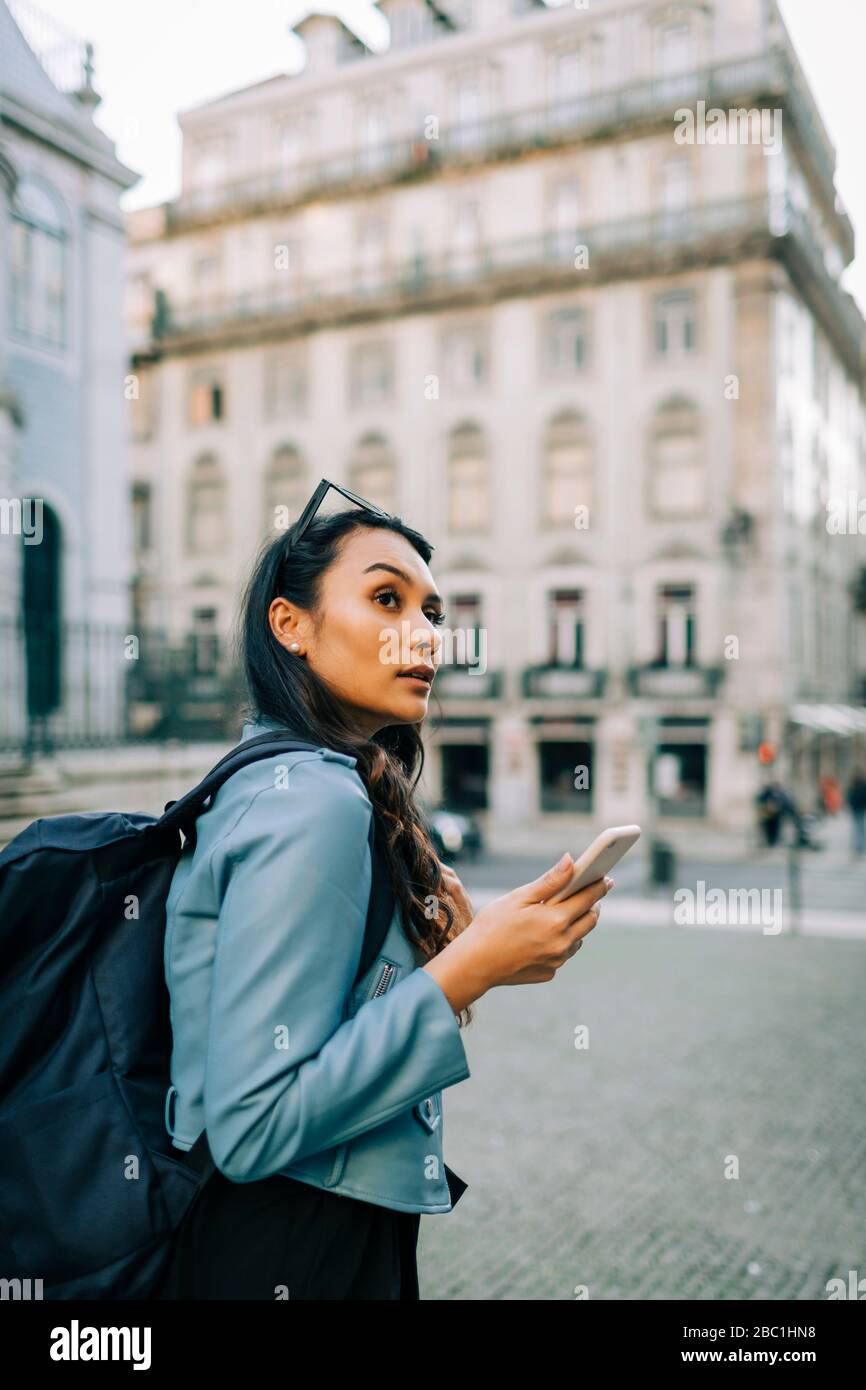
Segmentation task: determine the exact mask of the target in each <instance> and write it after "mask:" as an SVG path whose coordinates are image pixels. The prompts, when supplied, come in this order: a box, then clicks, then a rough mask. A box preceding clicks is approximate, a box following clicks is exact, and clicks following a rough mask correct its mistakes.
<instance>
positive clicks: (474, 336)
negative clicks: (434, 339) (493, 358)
mask: <svg viewBox="0 0 866 1390" xmlns="http://www.w3.org/2000/svg"><path fill="white" fill-rule="evenodd" d="M442 351H443V357H444V361H445V367H446V371H447V376H448V381H449V382H450V384H451V385H452V386H453V387H454V388H455V389H456V390H458V391H468V390H471V389H472V387H474V386H480V385H481V384H482V382H484V381H485V380H486V378H487V335H486V333H485V331H484V330H483V329H482V328H481V327H479V326H477V325H475V324H472V325H471V326H470V325H466V326H463V325H461V326H460V327H456V328H450V329H448V330H446V332H445V334H444V335H443V345H442Z"/></svg>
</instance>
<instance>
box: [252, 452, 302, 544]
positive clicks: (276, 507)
mask: <svg viewBox="0 0 866 1390" xmlns="http://www.w3.org/2000/svg"><path fill="white" fill-rule="evenodd" d="M307 497H308V488H307V480H306V469H305V468H304V461H303V459H302V457H301V455H300V453H299V452H298V450H297V449H296V448H294V446H293V445H291V444H281V445H280V446H279V448H278V449H275V450H274V454H273V457H272V458H271V461H270V463H269V464H268V468H267V472H266V473H265V515H264V527H263V529H264V532H265V534H266V535H273V533H274V531H286V530H288V528H289V527H290V526H292V525H293V524H294V523H295V522H296V521H297V520H298V517H299V516H300V515H301V512H302V511H303V509H304V504H305V503H306V501H307Z"/></svg>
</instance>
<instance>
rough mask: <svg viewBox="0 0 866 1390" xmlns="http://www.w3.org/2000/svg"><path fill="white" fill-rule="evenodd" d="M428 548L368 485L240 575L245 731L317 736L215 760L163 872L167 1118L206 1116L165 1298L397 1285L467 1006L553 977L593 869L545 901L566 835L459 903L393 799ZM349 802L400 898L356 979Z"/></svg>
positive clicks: (418, 719)
mask: <svg viewBox="0 0 866 1390" xmlns="http://www.w3.org/2000/svg"><path fill="white" fill-rule="evenodd" d="M323 486H324V483H323ZM349 495H350V496H352V497H353V500H355V501H362V499H356V498H354V495H353V494H349ZM308 511H309V509H308ZM431 553H432V547H431V546H430V545H429V544H428V543H427V541H425V540H424V538H423V537H422V536H421V535H419V534H418V532H416V531H414V530H412V529H411V528H410V527H409V526H407V525H405V524H404V523H403V522H402V521H401V520H400V519H399V518H397V517H389V516H387V514H385V513H383V512H380V511H378V510H367V509H366V504H365V505H364V506H362V507H361V508H355V509H352V510H350V511H344V512H341V513H337V514H331V515H329V516H319V517H317V518H316V519H315V520H314V521H310V520H309V516H308V514H307V513H305V516H304V517H303V518H302V519H301V521H300V522H298V523H296V524H295V526H293V527H292V528H290V530H289V531H288V532H286V533H285V534H284V535H281V536H280V537H279V538H278V539H276V540H274V541H272V542H269V543H268V544H267V545H266V546H265V547H264V548H263V550H262V552H261V554H260V556H259V558H258V560H257V563H256V566H255V570H254V572H253V575H252V578H251V580H250V583H249V585H248V587H247V591H246V594H245V597H244V603H243V609H242V627H241V640H242V656H243V662H244V667H245V673H246V677H247V683H248V686H249V693H250V697H251V704H252V715H253V717H252V718H251V719H249V720H248V721H247V723H246V724H245V726H244V738H248V737H251V736H253V735H255V734H260V733H262V732H263V731H266V730H274V731H282V732H284V733H285V732H289V733H290V734H294V735H295V736H297V737H298V738H300V739H303V740H305V741H307V742H310V743H312V744H314V745H315V750H314V751H292V752H289V753H284V754H281V755H279V756H277V757H268V758H265V759H262V760H261V761H260V762H258V763H255V764H253V765H251V766H249V767H246V768H244V769H242V770H241V771H239V772H236V773H235V774H234V775H233V776H232V777H231V778H229V779H228V781H227V782H226V783H225V784H224V785H223V786H222V787H221V788H220V790H219V792H218V793H217V795H216V796H215V797H214V799H213V802H212V804H211V806H210V807H209V808H208V810H207V811H206V812H205V813H204V814H203V815H202V816H201V817H200V818H199V821H198V824H197V834H196V839H195V845H194V846H192V845H187V846H185V848H184V853H183V854H182V856H181V859H180V861H179V863H178V866H177V869H176V872H175V875H174V878H173V881H172V885H171V891H170V893H169V898H168V903H167V932H166V948H165V961H166V980H167V983H168V988H169V993H170V997H171V1011H172V1025H173V1030H174V1046H173V1052H172V1066H171V1075H172V1087H171V1090H170V1092H169V1096H168V1098H167V1107H166V1111H167V1114H166V1123H167V1126H168V1128H169V1132H170V1133H171V1134H172V1136H173V1141H174V1143H175V1145H176V1146H177V1147H178V1148H179V1149H183V1150H188V1149H190V1147H191V1146H192V1144H193V1142H194V1141H195V1140H196V1139H197V1138H198V1136H199V1135H200V1134H201V1133H202V1131H206V1134H207V1142H208V1144H209V1147H210V1152H211V1154H212V1156H213V1160H214V1163H215V1165H216V1170H215V1171H214V1172H213V1174H212V1176H211V1177H210V1178H209V1180H208V1181H207V1182H206V1183H205V1184H204V1185H203V1187H202V1188H201V1190H200V1192H199V1194H198V1195H197V1197H196V1199H195V1201H194V1202H193V1204H192V1206H191V1208H190V1210H189V1212H188V1213H187V1215H186V1217H185V1219H184V1221H183V1223H182V1225H181V1226H180V1228H179V1230H178V1232H177V1233H176V1239H175V1244H174V1248H173V1252H172V1262H171V1267H170V1269H169V1272H168V1276H167V1280H166V1283H165V1285H164V1288H163V1291H162V1293H161V1297H164V1298H196V1299H198V1298H246V1299H250V1298H257V1299H262V1298H268V1299H275V1298H284V1297H289V1298H295V1299H297V1298H300V1299H319V1298H334V1299H355V1298H382V1299H396V1298H401V1299H417V1298H418V1297H419V1292H418V1281H417V1270H416V1265H415V1253H416V1243H417V1237H418V1226H419V1221H420V1216H421V1214H422V1213H424V1212H428V1213H440V1212H447V1211H450V1210H451V1209H452V1207H453V1204H454V1201H455V1200H456V1197H457V1196H459V1193H460V1191H462V1188H463V1187H465V1184H463V1183H462V1182H461V1181H460V1179H457V1178H456V1175H454V1174H452V1173H451V1172H450V1170H448V1169H446V1167H445V1163H444V1157H443V1152H442V1107H441V1092H442V1090H443V1089H445V1088H446V1087H448V1086H453V1085H455V1084H456V1083H457V1082H459V1081H463V1080H465V1079H466V1078H467V1077H468V1076H469V1066H468V1063H467V1060H466V1053H465V1050H464V1046H463V1040H462V1036H461V1028H462V1027H463V1025H464V1024H465V1023H467V1022H469V1021H470V1019H471V1017H472V1012H471V1008H470V1006H471V1004H472V1002H473V1001H474V1000H476V999H479V998H480V997H481V996H482V995H483V994H485V993H486V992H487V990H488V989H491V988H492V987H493V986H495V985H506V984H531V983H537V982H541V981H545V980H551V979H553V977H554V975H555V973H556V971H557V970H558V969H559V967H560V966H561V965H562V964H563V963H564V962H565V961H566V960H568V959H569V958H570V957H571V956H572V955H574V953H575V951H577V950H578V949H579V947H580V945H581V944H582V939H583V937H584V936H585V935H586V934H587V932H589V931H591V930H592V928H593V927H594V926H595V924H596V922H597V920H598V914H599V908H598V906H596V903H597V900H598V899H599V898H600V897H601V896H602V895H603V894H604V893H605V892H606V891H607V890H608V887H609V886H611V884H610V880H605V881H602V882H601V883H598V884H595V885H593V886H592V887H591V888H589V889H586V890H584V891H583V892H581V893H578V894H575V895H574V896H573V897H572V898H570V899H569V900H567V901H566V902H564V903H560V904H556V905H547V904H546V903H545V899H547V898H548V897H550V896H551V894H552V893H554V892H555V890H556V889H557V888H558V887H560V886H561V885H562V883H563V882H565V881H567V879H568V875H569V873H570V870H571V866H572V861H571V858H570V856H569V855H565V856H563V859H562V860H561V861H560V863H559V864H558V865H557V866H556V867H555V868H553V869H551V870H549V871H548V872H547V873H546V874H544V875H542V877H541V878H539V879H537V880H536V881H535V882H534V883H530V884H528V885H526V886H525V887H523V888H518V889H516V890H515V891H514V892H512V893H509V894H506V895H505V896H504V897H502V898H500V899H498V900H497V901H496V902H494V903H492V904H490V906H488V907H486V908H485V909H484V910H483V911H482V912H480V913H478V914H477V915H475V914H473V911H472V906H471V904H470V902H469V900H468V898H467V896H466V893H465V891H464V890H463V887H462V885H461V883H460V880H459V879H458V878H457V876H456V875H455V874H454V873H453V871H452V870H450V869H449V868H447V867H445V866H443V865H441V864H440V863H439V861H438V859H437V858H436V855H435V853H434V852H433V849H432V847H431V844H430V840H429V838H428V835H427V831H426V828H425V825H424V822H423V820H422V818H421V816H420V814H419V811H418V809H417V807H416V804H415V800H414V789H415V784H416V782H417V780H418V777H419V776H420V771H421V766H422V762H423V757H422V743H421V737H420V732H419V726H420V725H421V723H422V722H423V720H424V718H425V716H426V714H427V705H428V701H429V698H430V690H431V682H432V679H433V676H434V675H435V667H434V662H435V660H436V658H437V655H438V653H439V648H440V646H441V636H440V635H439V633H438V631H437V629H438V628H439V627H440V626H441V625H442V623H443V622H444V612H443V605H442V600H441V598H440V597H439V596H438V594H437V593H436V590H435V584H434V582H433V577H432V574H431V572H430V570H429V568H428V563H427V562H428V561H429V559H430V555H431ZM407 637H409V638H410V640H409V642H408V646H407V644H406V640H405V639H406V638H407ZM417 668H423V670H422V671H421V674H420V675H419V674H418V669H417ZM413 670H414V671H415V674H411V672H412V671H413ZM371 817H376V818H378V823H379V824H380V825H381V826H382V827H384V830H385V834H384V835H383V836H382V842H383V844H384V849H385V855H386V864H387V872H388V875H389V878H390V881H391V883H392V885H393V890H394V894H395V900H396V905H395V908H394V913H393V917H392V919H391V923H390V928H389V930H388V934H387V936H386V937H385V940H384V943H383V946H382V948H381V951H380V953H379V955H378V956H377V958H376V959H375V960H374V962H373V964H372V966H370V968H369V969H368V971H367V972H366V974H365V975H364V976H363V977H362V978H361V979H360V980H356V979H355V972H356V970H357V968H358V965H359V958H360V953H361V946H362V940H363V935H364V924H365V917H366V913H367V906H368V901H369V899H370V891H371V882H372V856H371V851H370V845H369V842H368V832H369V831H370V828H371ZM455 1189H456V1193H455Z"/></svg>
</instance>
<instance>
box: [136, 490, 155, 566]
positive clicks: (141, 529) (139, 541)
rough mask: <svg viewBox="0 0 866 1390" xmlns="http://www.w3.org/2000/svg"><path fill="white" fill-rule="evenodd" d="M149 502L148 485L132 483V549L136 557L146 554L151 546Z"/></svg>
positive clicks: (151, 526)
mask: <svg viewBox="0 0 866 1390" xmlns="http://www.w3.org/2000/svg"><path fill="white" fill-rule="evenodd" d="M151 501H152V499H151V491H150V484H149V483H133V485H132V548H133V550H134V552H135V554H136V556H139V555H146V554H148V552H149V551H150V549H151V546H152V545H153V516H152V511H151Z"/></svg>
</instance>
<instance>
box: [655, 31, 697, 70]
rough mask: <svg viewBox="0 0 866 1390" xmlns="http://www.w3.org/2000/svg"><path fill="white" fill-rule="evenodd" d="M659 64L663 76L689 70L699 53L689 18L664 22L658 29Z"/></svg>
mask: <svg viewBox="0 0 866 1390" xmlns="http://www.w3.org/2000/svg"><path fill="white" fill-rule="evenodd" d="M657 51H658V66H659V71H660V73H661V75H662V76H663V77H670V76H673V75H675V74H678V73H683V72H687V71H688V70H689V69H690V68H693V67H694V66H695V63H696V61H697V54H696V48H695V38H694V34H693V32H692V26H691V25H690V24H689V23H688V21H687V20H677V21H676V22H674V23H671V24H664V25H662V27H661V28H660V29H659V31H658V50H657Z"/></svg>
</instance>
